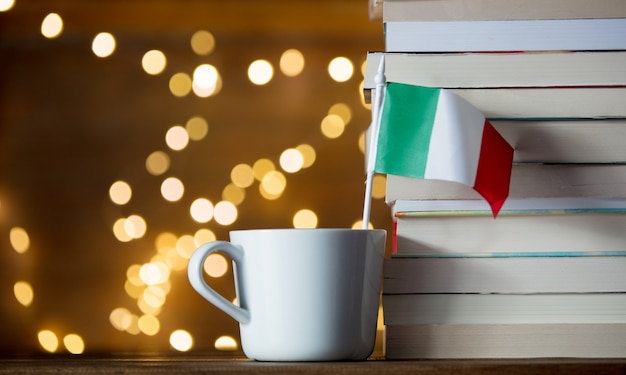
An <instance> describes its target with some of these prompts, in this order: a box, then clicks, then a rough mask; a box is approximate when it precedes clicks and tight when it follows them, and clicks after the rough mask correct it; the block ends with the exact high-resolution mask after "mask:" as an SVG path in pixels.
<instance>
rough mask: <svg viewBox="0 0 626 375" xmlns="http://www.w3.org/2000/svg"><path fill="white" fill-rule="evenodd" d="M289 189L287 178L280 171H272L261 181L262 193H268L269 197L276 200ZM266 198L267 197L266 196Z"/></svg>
mask: <svg viewBox="0 0 626 375" xmlns="http://www.w3.org/2000/svg"><path fill="white" fill-rule="evenodd" d="M286 187H287V178H286V177H285V175H284V174H282V173H281V172H279V171H270V172H267V173H266V174H265V176H263V179H262V180H261V184H260V189H261V193H262V194H263V193H267V196H269V197H273V198H271V199H276V198H277V197H278V196H280V195H281V194H282V193H283V191H284V190H285V188H286ZM263 196H264V197H266V198H267V196H266V195H265V194H264V195H263Z"/></svg>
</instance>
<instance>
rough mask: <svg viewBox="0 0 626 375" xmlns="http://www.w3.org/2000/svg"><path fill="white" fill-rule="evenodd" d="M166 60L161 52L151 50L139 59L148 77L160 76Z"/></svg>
mask: <svg viewBox="0 0 626 375" xmlns="http://www.w3.org/2000/svg"><path fill="white" fill-rule="evenodd" d="M166 65H167V59H166V58H165V54H164V53H163V52H162V51H159V50H156V49H153V50H150V51H148V52H146V53H145V54H144V55H143V58H142V59H141V66H142V67H143V70H144V71H145V72H146V73H148V74H150V75H157V74H161V73H162V72H163V70H165V66H166Z"/></svg>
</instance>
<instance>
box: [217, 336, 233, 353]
mask: <svg viewBox="0 0 626 375" xmlns="http://www.w3.org/2000/svg"><path fill="white" fill-rule="evenodd" d="M215 349H217V350H220V351H227V352H230V351H234V350H237V341H235V339H234V338H232V337H231V336H220V337H218V338H217V340H215Z"/></svg>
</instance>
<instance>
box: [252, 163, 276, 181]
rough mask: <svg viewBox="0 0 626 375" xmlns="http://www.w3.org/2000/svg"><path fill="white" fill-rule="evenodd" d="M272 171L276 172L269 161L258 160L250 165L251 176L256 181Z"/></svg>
mask: <svg viewBox="0 0 626 375" xmlns="http://www.w3.org/2000/svg"><path fill="white" fill-rule="evenodd" d="M273 170H276V166H274V163H273V162H272V161H271V160H269V159H259V160H257V161H255V162H254V164H253V165H252V175H253V176H254V178H255V179H256V180H257V181H261V180H263V177H265V175H266V174H268V173H269V172H271V171H273Z"/></svg>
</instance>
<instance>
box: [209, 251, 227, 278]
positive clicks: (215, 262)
mask: <svg viewBox="0 0 626 375" xmlns="http://www.w3.org/2000/svg"><path fill="white" fill-rule="evenodd" d="M226 271H228V262H227V261H226V258H224V256H222V255H221V254H218V253H213V254H211V255H209V256H208V257H207V258H206V261H205V262H204V272H206V273H207V275H209V276H211V277H215V278H217V277H222V276H224V274H225V273H226Z"/></svg>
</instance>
